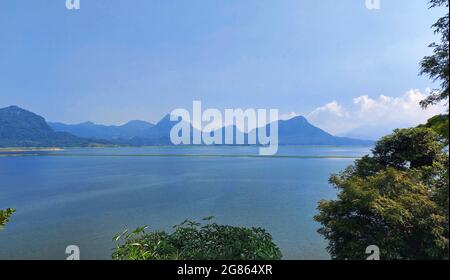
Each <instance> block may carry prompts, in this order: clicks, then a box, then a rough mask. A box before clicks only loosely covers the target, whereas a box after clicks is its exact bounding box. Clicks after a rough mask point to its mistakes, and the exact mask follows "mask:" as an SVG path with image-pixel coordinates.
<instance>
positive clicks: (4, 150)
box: [0, 147, 64, 153]
mask: <svg viewBox="0 0 450 280" xmlns="http://www.w3.org/2000/svg"><path fill="white" fill-rule="evenodd" d="M33 151H42V152H52V151H64V149H63V148H57V147H49V148H33V147H31V148H0V153H1V152H33Z"/></svg>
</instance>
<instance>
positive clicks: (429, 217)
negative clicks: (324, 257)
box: [315, 127, 449, 259]
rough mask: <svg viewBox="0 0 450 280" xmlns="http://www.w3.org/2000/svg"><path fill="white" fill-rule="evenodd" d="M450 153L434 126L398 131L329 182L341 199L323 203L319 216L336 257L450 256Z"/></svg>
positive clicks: (317, 217)
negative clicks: (374, 251)
mask: <svg viewBox="0 0 450 280" xmlns="http://www.w3.org/2000/svg"><path fill="white" fill-rule="evenodd" d="M447 166H448V154H446V153H445V151H444V150H443V146H442V144H441V141H440V136H439V135H438V134H437V133H436V132H434V131H433V130H432V129H430V128H425V127H420V128H409V129H401V130H396V131H395V132H394V133H393V134H391V135H388V136H386V137H384V138H383V139H381V140H380V141H378V142H377V144H376V146H375V148H374V149H373V155H372V156H365V157H363V158H362V159H360V160H357V161H356V162H355V164H354V165H352V166H349V167H348V168H347V169H346V170H344V171H343V172H341V173H340V174H336V175H333V176H332V177H331V178H330V183H331V184H333V185H334V186H335V187H336V188H338V189H339V190H340V192H339V194H338V199H337V200H332V201H321V202H320V203H319V207H318V208H319V210H320V213H319V214H318V215H317V216H316V217H315V219H316V220H317V221H318V222H320V223H321V224H322V228H321V229H320V230H319V233H321V234H322V235H324V236H325V237H326V238H327V239H328V240H329V242H330V243H329V246H328V251H329V252H330V254H331V256H332V257H333V258H334V259H364V258H365V257H367V255H366V254H365V249H366V247H368V246H370V245H376V246H378V247H379V248H380V250H381V254H382V258H383V259H442V258H448V249H449V245H448V221H449V220H448V170H447Z"/></svg>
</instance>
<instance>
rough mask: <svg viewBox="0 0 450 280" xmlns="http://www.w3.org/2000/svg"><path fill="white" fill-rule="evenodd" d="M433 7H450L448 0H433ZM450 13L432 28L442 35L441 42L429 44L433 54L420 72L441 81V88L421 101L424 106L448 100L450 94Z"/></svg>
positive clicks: (424, 62) (427, 58)
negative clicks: (449, 19)
mask: <svg viewBox="0 0 450 280" xmlns="http://www.w3.org/2000/svg"><path fill="white" fill-rule="evenodd" d="M430 4H431V7H432V8H434V7H440V6H445V7H447V9H448V7H449V1H448V0H431V1H430ZM448 17H449V14H448V13H447V14H446V15H445V16H444V17H442V18H440V19H439V20H438V21H437V22H436V23H435V24H433V26H432V28H433V29H434V33H435V34H440V35H441V38H440V39H441V40H440V43H432V44H430V45H429V47H430V48H433V55H431V56H426V57H424V58H423V60H422V62H421V69H420V74H422V75H423V74H424V75H428V76H429V77H430V78H431V79H432V80H433V81H440V83H441V84H440V87H441V88H440V89H434V90H433V91H432V92H431V94H430V96H428V98H426V99H425V100H423V101H422V102H421V105H422V106H423V107H425V108H426V107H427V106H429V105H432V104H436V103H438V102H440V101H443V100H445V101H447V102H448V95H449V49H448V43H449V22H448Z"/></svg>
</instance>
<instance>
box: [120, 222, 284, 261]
mask: <svg viewBox="0 0 450 280" xmlns="http://www.w3.org/2000/svg"><path fill="white" fill-rule="evenodd" d="M211 218H212V217H209V218H205V219H204V220H205V221H208V222H207V224H206V225H202V224H201V223H197V222H193V221H189V220H186V221H184V222H183V223H181V224H179V225H176V226H174V232H172V233H166V232H164V231H154V232H146V229H147V227H140V228H137V229H136V230H134V231H132V232H128V230H126V231H124V232H123V233H121V234H119V235H117V236H116V237H114V238H113V240H114V241H115V242H116V248H115V249H114V252H113V254H112V257H113V259H115V260H279V259H281V257H282V255H281V252H280V250H279V249H278V247H277V246H276V245H275V244H274V243H273V241H272V236H271V235H270V234H269V233H267V232H266V231H265V230H264V229H261V228H243V227H233V226H225V225H218V224H216V223H210V222H209V220H211Z"/></svg>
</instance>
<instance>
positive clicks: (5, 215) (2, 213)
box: [0, 208, 16, 228]
mask: <svg viewBox="0 0 450 280" xmlns="http://www.w3.org/2000/svg"><path fill="white" fill-rule="evenodd" d="M14 212H16V210H14V209H11V208H8V209H6V210H0V228H1V227H4V226H5V225H6V223H7V222H9V218H10V217H11V216H12V214H13V213H14Z"/></svg>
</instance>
